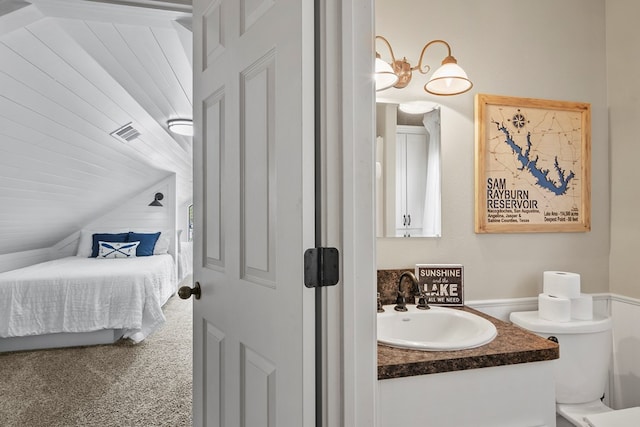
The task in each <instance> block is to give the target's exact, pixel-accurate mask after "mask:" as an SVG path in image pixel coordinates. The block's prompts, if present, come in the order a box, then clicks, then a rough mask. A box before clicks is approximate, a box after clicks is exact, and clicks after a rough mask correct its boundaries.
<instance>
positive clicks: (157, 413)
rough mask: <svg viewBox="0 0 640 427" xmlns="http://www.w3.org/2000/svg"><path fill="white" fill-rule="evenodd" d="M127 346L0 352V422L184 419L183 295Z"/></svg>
mask: <svg viewBox="0 0 640 427" xmlns="http://www.w3.org/2000/svg"><path fill="white" fill-rule="evenodd" d="M164 313H165V316H166V318H167V322H166V323H165V324H164V326H163V327H162V328H161V329H160V330H158V331H156V332H155V333H154V334H152V335H151V336H150V337H148V338H147V339H146V340H144V341H143V342H142V343H140V344H137V345H133V344H131V343H130V342H128V341H121V342H118V343H116V344H115V345H107V346H94V347H78V348H69V349H58V350H39V351H27V352H16V353H4V354H0V426H3V427H8V426H19V427H39V426H47V427H54V426H65V427H70V426H82V427H89V426H91V427H92V426H99V427H110V426H118V427H120V426H144V427H147V426H167V427H180V426H190V425H191V383H192V380H191V366H192V361H191V345H192V332H191V330H192V328H191V324H192V320H191V300H188V301H183V300H180V299H179V298H178V297H177V296H173V297H172V298H171V299H170V300H169V302H167V304H166V305H165V307H164Z"/></svg>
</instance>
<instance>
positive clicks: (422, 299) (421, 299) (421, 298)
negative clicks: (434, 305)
mask: <svg viewBox="0 0 640 427" xmlns="http://www.w3.org/2000/svg"><path fill="white" fill-rule="evenodd" d="M416 308H417V309H419V310H429V309H430V308H431V307H429V304H428V303H427V293H426V292H424V291H420V294H419V295H418V304H416Z"/></svg>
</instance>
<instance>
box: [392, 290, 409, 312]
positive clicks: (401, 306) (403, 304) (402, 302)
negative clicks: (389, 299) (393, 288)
mask: <svg viewBox="0 0 640 427" xmlns="http://www.w3.org/2000/svg"><path fill="white" fill-rule="evenodd" d="M393 309H394V310H395V311H407V301H406V299H405V298H404V295H402V292H398V297H397V298H396V306H395V307H393Z"/></svg>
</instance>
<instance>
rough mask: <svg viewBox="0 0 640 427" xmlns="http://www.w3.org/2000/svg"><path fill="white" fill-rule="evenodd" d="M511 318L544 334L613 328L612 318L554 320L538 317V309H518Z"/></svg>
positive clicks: (578, 332)
mask: <svg viewBox="0 0 640 427" xmlns="http://www.w3.org/2000/svg"><path fill="white" fill-rule="evenodd" d="M509 320H511V322H513V323H514V324H516V325H518V326H520V327H521V328H525V329H528V330H530V331H532V332H538V333H543V334H587V333H590V332H602V331H607V330H609V329H611V318H609V317H598V316H594V317H593V320H573V319H572V320H570V321H569V322H552V321H550V320H545V319H541V318H540V317H538V312H537V311H516V312H513V313H511V314H510V315H509Z"/></svg>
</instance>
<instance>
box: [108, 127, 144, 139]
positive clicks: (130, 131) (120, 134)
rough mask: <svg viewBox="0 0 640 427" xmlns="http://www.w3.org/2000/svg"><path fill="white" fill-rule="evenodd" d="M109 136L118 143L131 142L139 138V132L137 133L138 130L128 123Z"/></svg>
mask: <svg viewBox="0 0 640 427" xmlns="http://www.w3.org/2000/svg"><path fill="white" fill-rule="evenodd" d="M109 135H111V136H112V137H114V138H115V139H117V140H118V141H120V142H131V141H133V140H134V139H136V138H137V137H139V136H140V132H138V130H137V129H136V128H134V127H133V122H129V123H127V124H126V125H124V126H121V127H119V128H118V129H116V130H114V131H113V132H111V133H110V134H109Z"/></svg>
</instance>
